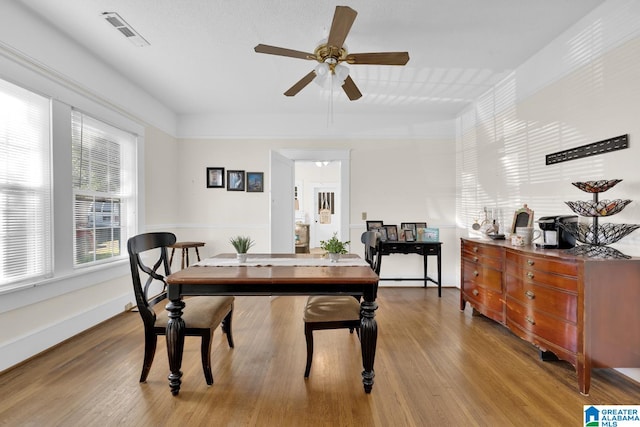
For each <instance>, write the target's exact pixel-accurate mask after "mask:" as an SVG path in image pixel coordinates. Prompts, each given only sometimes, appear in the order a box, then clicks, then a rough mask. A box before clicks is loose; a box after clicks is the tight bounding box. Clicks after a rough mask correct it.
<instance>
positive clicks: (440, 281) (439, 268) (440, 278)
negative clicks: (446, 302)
mask: <svg viewBox="0 0 640 427" xmlns="http://www.w3.org/2000/svg"><path fill="white" fill-rule="evenodd" d="M441 254H442V248H441V247H440V246H438V255H437V258H438V260H437V262H438V298H442V257H441Z"/></svg>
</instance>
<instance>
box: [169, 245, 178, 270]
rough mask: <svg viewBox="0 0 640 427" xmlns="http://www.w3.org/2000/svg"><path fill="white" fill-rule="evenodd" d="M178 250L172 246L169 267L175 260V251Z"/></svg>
mask: <svg viewBox="0 0 640 427" xmlns="http://www.w3.org/2000/svg"><path fill="white" fill-rule="evenodd" d="M175 251H176V248H171V256H170V257H169V268H171V265H172V264H171V263H172V262H173V253H174V252H175Z"/></svg>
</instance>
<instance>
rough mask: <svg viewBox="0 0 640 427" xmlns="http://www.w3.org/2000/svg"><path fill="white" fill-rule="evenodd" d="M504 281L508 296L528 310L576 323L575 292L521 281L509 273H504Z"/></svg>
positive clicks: (576, 297)
mask: <svg viewBox="0 0 640 427" xmlns="http://www.w3.org/2000/svg"><path fill="white" fill-rule="evenodd" d="M505 281H506V293H507V296H508V298H510V299H515V300H517V301H518V302H519V303H520V304H522V305H523V306H526V307H527V309H528V310H534V311H541V312H544V313H548V314H550V315H552V316H555V317H557V318H559V319H563V320H565V321H567V322H571V323H577V321H578V295H577V294H575V293H570V292H563V291H559V290H556V289H553V288H548V287H546V286H538V285H535V284H531V283H526V282H522V281H521V280H519V279H518V278H517V277H515V276H513V275H511V274H507V275H506V278H505Z"/></svg>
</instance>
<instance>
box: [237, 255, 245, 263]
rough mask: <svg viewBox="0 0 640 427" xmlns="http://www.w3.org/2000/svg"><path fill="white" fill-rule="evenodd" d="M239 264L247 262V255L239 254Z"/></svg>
mask: <svg viewBox="0 0 640 427" xmlns="http://www.w3.org/2000/svg"><path fill="white" fill-rule="evenodd" d="M237 257H238V262H240V263H244V262H247V254H237Z"/></svg>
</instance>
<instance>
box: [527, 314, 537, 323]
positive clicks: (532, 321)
mask: <svg viewBox="0 0 640 427" xmlns="http://www.w3.org/2000/svg"><path fill="white" fill-rule="evenodd" d="M525 320H526V321H527V322H529V323H530V324H532V325H535V324H536V321H535V320H533V317H531V316H527V317H525Z"/></svg>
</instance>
